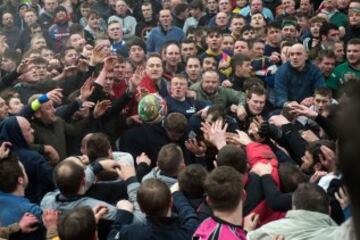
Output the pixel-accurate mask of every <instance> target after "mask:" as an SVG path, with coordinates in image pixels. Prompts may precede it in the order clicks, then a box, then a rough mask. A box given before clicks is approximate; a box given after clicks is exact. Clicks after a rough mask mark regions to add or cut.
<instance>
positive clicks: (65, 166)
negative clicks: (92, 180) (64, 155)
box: [54, 160, 85, 197]
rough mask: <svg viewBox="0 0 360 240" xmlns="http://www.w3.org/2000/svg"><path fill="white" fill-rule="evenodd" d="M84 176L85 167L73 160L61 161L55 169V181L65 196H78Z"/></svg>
mask: <svg viewBox="0 0 360 240" xmlns="http://www.w3.org/2000/svg"><path fill="white" fill-rule="evenodd" d="M84 177H85V173H84V168H83V167H81V166H80V165H78V164H77V163H75V162H73V161H71V160H64V161H62V162H60V163H59V164H58V165H57V166H56V167H55V169H54V180H55V183H56V185H57V187H58V188H59V190H60V192H61V193H62V194H63V195H64V196H68V197H72V196H76V195H77V193H78V191H79V188H80V185H81V182H82V181H83V180H84Z"/></svg>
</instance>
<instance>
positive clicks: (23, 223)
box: [19, 213, 39, 233]
mask: <svg viewBox="0 0 360 240" xmlns="http://www.w3.org/2000/svg"><path fill="white" fill-rule="evenodd" d="M37 223H39V220H38V219H37V218H36V217H35V216H34V215H32V214H31V213H25V214H24V215H23V216H22V218H21V219H20V221H19V227H20V229H21V232H23V233H31V232H33V231H35V230H36V229H37V228H38V226H37Z"/></svg>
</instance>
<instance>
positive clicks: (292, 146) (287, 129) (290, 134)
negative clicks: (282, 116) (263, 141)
mask: <svg viewBox="0 0 360 240" xmlns="http://www.w3.org/2000/svg"><path fill="white" fill-rule="evenodd" d="M282 132H283V135H282V137H283V140H284V141H285V142H286V143H287V145H288V147H289V150H290V152H291V155H292V158H293V159H294V160H295V162H296V163H297V164H299V165H301V163H302V160H301V158H302V157H303V156H304V154H305V148H306V145H307V142H306V141H305V140H304V139H303V138H302V137H301V135H300V133H299V132H298V131H296V130H295V129H294V126H293V125H292V123H289V124H285V125H283V126H282Z"/></svg>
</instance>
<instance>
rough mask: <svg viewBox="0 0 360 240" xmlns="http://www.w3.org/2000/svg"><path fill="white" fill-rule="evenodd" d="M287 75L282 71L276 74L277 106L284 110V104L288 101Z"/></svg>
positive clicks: (279, 70)
mask: <svg viewBox="0 0 360 240" xmlns="http://www.w3.org/2000/svg"><path fill="white" fill-rule="evenodd" d="M286 80H287V79H286V74H285V72H284V71H282V69H281V68H280V69H278V71H277V72H276V74H275V86H274V91H275V105H276V107H279V108H282V107H283V105H284V103H285V102H287V101H288V93H287V87H288V86H287V83H286Z"/></svg>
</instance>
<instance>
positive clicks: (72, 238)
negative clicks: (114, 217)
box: [58, 207, 97, 240]
mask: <svg viewBox="0 0 360 240" xmlns="http://www.w3.org/2000/svg"><path fill="white" fill-rule="evenodd" d="M58 232H59V237H60V239H61V240H79V239H83V240H85V239H86V240H93V239H97V238H96V221H95V216H94V213H93V211H92V209H91V208H90V207H79V208H76V209H72V210H71V211H69V212H67V213H66V212H65V214H64V215H63V216H62V217H61V218H60V221H59V224H58Z"/></svg>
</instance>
